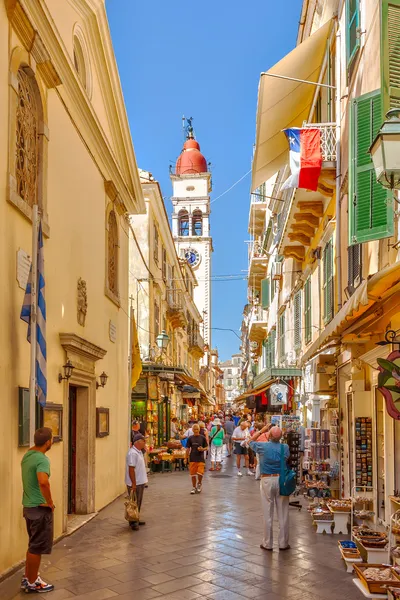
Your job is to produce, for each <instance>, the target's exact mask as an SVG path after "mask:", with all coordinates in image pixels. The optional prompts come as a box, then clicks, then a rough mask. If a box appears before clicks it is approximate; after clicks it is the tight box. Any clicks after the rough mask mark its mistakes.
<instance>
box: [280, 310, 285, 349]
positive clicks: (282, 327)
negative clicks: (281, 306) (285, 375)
mask: <svg viewBox="0 0 400 600" xmlns="http://www.w3.org/2000/svg"><path fill="white" fill-rule="evenodd" d="M284 357H285V313H284V312H283V313H282V314H281V316H280V317H279V358H280V359H282V358H284Z"/></svg>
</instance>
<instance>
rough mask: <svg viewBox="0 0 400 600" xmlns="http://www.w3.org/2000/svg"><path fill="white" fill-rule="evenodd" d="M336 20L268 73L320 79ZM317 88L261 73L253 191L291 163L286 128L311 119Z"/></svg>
mask: <svg viewBox="0 0 400 600" xmlns="http://www.w3.org/2000/svg"><path fill="white" fill-rule="evenodd" d="M332 22H333V21H332V19H330V20H329V21H328V22H327V23H325V25H323V26H322V27H320V29H318V31H316V32H315V33H314V34H313V35H312V36H310V37H309V38H307V39H306V40H305V41H304V42H302V43H301V44H299V45H298V46H297V47H296V48H294V50H292V52H290V53H289V54H287V55H286V56H285V57H284V58H282V60H280V61H279V62H278V63H277V64H276V65H275V66H273V67H272V68H271V69H270V70H269V71H268V73H272V74H275V75H283V76H284V77H295V78H296V79H303V80H306V81H313V82H317V81H318V80H319V76H320V71H321V66H322V62H323V59H324V56H325V52H326V43H327V39H328V37H329V34H330V31H331V28H332ZM315 90H316V87H315V85H310V84H307V83H299V82H298V81H290V80H287V79H278V78H276V77H268V75H264V74H262V75H261V77H260V83H259V86H258V105H257V121H256V148H255V152H254V158H253V175H252V186H251V189H252V191H254V190H255V189H257V188H258V187H259V186H260V185H261V184H262V183H264V182H265V181H267V180H268V179H269V178H270V177H272V175H274V174H275V173H277V171H278V170H279V169H280V168H281V167H282V166H284V165H285V164H286V163H287V162H288V143H287V139H286V137H285V135H284V134H283V133H282V129H285V128H286V127H301V126H302V124H303V121H306V120H307V119H308V116H309V112H310V109H311V104H312V101H313V98H314V94H315Z"/></svg>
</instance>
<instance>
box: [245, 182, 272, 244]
mask: <svg viewBox="0 0 400 600" xmlns="http://www.w3.org/2000/svg"><path fill="white" fill-rule="evenodd" d="M267 207H268V199H267V198H266V197H265V196H264V194H261V193H258V191H257V192H255V193H254V194H251V198H250V213H249V232H250V233H251V234H252V235H256V236H258V235H261V234H262V233H263V231H264V229H265V216H266V211H267Z"/></svg>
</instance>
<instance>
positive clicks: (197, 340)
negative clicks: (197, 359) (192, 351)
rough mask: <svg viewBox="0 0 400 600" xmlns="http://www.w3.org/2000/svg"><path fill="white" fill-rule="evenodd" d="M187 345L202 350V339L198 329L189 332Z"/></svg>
mask: <svg viewBox="0 0 400 600" xmlns="http://www.w3.org/2000/svg"><path fill="white" fill-rule="evenodd" d="M189 346H191V347H196V348H200V350H204V340H203V338H202V336H201V335H200V332H199V331H192V332H191V333H190V334H189Z"/></svg>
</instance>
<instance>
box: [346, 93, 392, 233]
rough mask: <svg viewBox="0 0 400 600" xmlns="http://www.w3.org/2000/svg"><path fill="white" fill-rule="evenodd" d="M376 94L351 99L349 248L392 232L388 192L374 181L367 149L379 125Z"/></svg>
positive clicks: (380, 103)
mask: <svg viewBox="0 0 400 600" xmlns="http://www.w3.org/2000/svg"><path fill="white" fill-rule="evenodd" d="M381 113H382V101H381V95H380V93H379V92H373V93H372V94H366V95H364V96H360V97H359V98H355V99H354V100H353V102H352V110H351V124H350V132H351V137H350V148H351V155H350V169H349V245H354V244H359V243H363V242H369V241H371V240H380V239H383V238H387V237H391V236H392V235H393V232H394V215H393V200H392V199H391V195H390V191H388V190H386V189H385V188H384V187H382V186H381V185H380V184H379V183H377V181H376V177H375V170H374V166H373V163H372V160H371V156H370V155H369V154H368V149H369V147H370V146H371V144H372V141H373V140H374V139H375V136H376V134H377V133H378V130H379V128H380V126H381V124H382V121H381Z"/></svg>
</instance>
